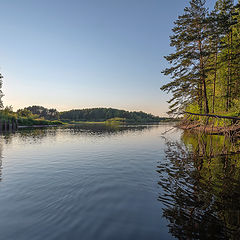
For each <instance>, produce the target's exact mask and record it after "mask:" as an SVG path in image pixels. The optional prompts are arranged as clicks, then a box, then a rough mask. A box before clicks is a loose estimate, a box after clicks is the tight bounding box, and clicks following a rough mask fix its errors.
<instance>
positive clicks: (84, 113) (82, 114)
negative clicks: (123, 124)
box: [60, 108, 165, 122]
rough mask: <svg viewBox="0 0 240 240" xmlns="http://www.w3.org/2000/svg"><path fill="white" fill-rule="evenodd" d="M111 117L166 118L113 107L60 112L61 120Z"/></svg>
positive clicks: (98, 119)
mask: <svg viewBox="0 0 240 240" xmlns="http://www.w3.org/2000/svg"><path fill="white" fill-rule="evenodd" d="M111 118H124V119H126V121H127V122H159V121H161V120H164V119H165V118H159V117H156V116H153V115H152V114H147V113H144V112H129V111H125V110H119V109H113V108H89V109H81V110H80V109H77V110H70V111H65V112H61V113H60V119H61V120H73V121H106V120H108V119H111Z"/></svg>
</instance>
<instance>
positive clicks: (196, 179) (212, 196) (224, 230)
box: [157, 132, 240, 239]
mask: <svg viewBox="0 0 240 240" xmlns="http://www.w3.org/2000/svg"><path fill="white" fill-rule="evenodd" d="M165 146H166V147H165V161H164V162H163V163H159V166H158V170H157V171H158V173H159V185H160V186H161V188H162V193H161V194H160V196H159V198H158V200H159V201H161V202H162V203H163V204H164V208H163V217H164V218H166V219H167V220H168V227H169V231H170V233H171V234H172V235H173V236H174V237H176V238H178V239H240V161H239V160H240V154H239V150H240V148H239V140H233V139H229V138H226V137H224V136H206V135H205V136H204V135H197V134H196V135H194V134H190V133H187V132H184V133H183V134H182V136H181V140H180V141H175V142H173V141H168V140H167V139H166V145H165Z"/></svg>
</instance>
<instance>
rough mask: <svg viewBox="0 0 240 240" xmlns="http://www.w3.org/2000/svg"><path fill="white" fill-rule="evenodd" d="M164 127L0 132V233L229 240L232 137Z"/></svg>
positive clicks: (234, 205)
mask: <svg viewBox="0 0 240 240" xmlns="http://www.w3.org/2000/svg"><path fill="white" fill-rule="evenodd" d="M172 127H173V124H171V123H168V124H167V123H166V124H160V125H155V126H124V127H116V126H115V127H107V126H100V125H99V126H98V125H93V126H75V127H74V126H73V127H59V128H44V129H23V130H19V131H18V132H16V133H14V134H13V133H9V134H3V135H1V141H0V157H1V170H0V180H1V181H0V213H1V216H0V233H1V239H4V240H8V239H9V240H12V239H18V240H30V239H31V240H38V239H39V240H40V239H41V240H42V239H47V240H48V239H49V240H52V239H58V240H61V239H71V240H74V239H84V240H93V239H94V240H95V239H96V240H108V239H114V240H118V239H119V240H124V239H131V240H135V239H136V240H141V239H151V240H154V239H239V238H238V237H239V236H240V235H239V231H240V230H239V229H240V211H239V210H240V162H239V153H238V149H239V143H238V141H237V140H236V141H234V140H228V139H226V138H225V137H223V136H203V135H201V136H199V135H194V134H188V133H184V132H183V131H181V130H177V129H173V128H172Z"/></svg>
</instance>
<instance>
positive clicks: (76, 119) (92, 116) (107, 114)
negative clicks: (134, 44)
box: [0, 105, 171, 126]
mask: <svg viewBox="0 0 240 240" xmlns="http://www.w3.org/2000/svg"><path fill="white" fill-rule="evenodd" d="M0 117H1V118H0V120H3V121H5V120H9V119H10V120H12V119H15V120H17V121H18V124H19V125H22V126H31V125H59V124H67V123H80V122H82V123H84V122H85V123H87V122H89V123H94V122H95V123H113V122H115V123H130V124H131V123H133V124H134V123H158V122H160V121H169V120H171V119H170V118H166V117H161V118H160V117H157V116H154V115H152V114H147V113H144V112H141V111H140V112H130V111H125V110H119V109H114V108H88V109H75V110H70V111H64V112H59V111H57V110H56V109H53V108H51V109H48V108H45V107H43V106H36V105H34V106H29V107H26V108H23V109H18V110H17V111H16V112H14V111H13V109H12V107H9V106H6V107H5V108H4V109H3V110H1V116H0Z"/></svg>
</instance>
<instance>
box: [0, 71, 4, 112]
mask: <svg viewBox="0 0 240 240" xmlns="http://www.w3.org/2000/svg"><path fill="white" fill-rule="evenodd" d="M2 79H3V76H2V74H1V73H0V108H3V102H2V97H3V92H2V83H3V81H2Z"/></svg>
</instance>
